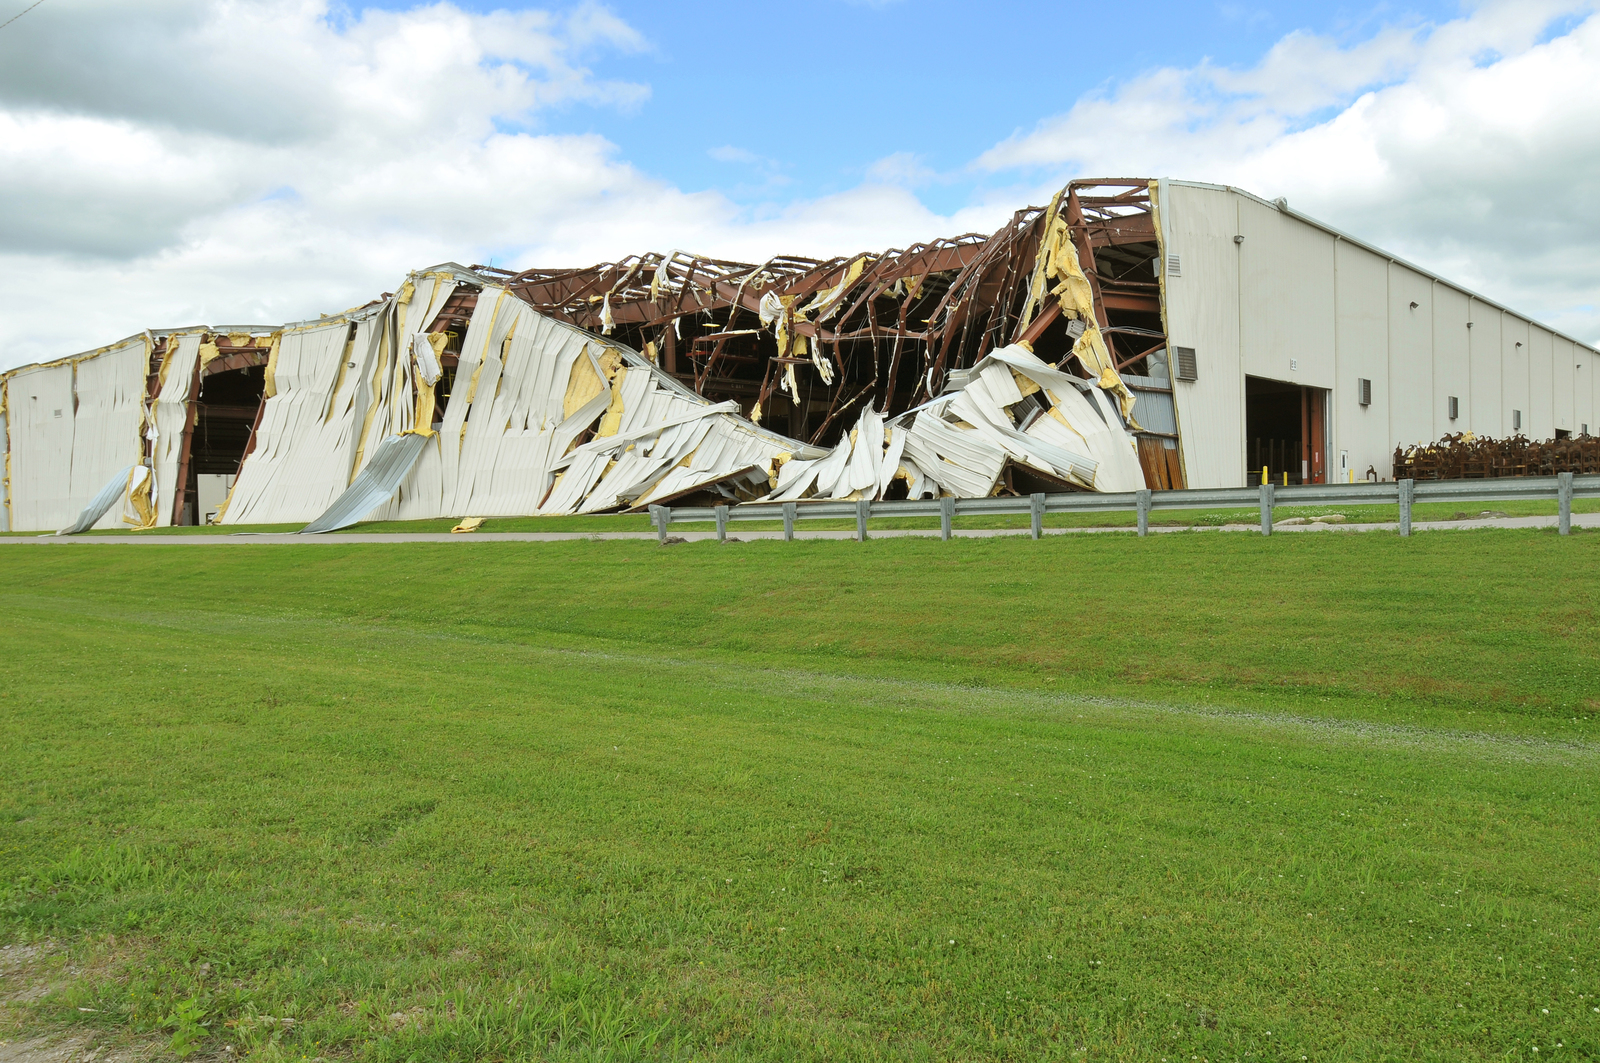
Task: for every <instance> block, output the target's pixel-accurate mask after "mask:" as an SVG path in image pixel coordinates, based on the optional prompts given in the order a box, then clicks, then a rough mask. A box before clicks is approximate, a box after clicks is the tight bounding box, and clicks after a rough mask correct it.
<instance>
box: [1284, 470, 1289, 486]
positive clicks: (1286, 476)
mask: <svg viewBox="0 0 1600 1063" xmlns="http://www.w3.org/2000/svg"><path fill="white" fill-rule="evenodd" d="M1283 486H1285V487H1288V486H1289V471H1288V470H1287V469H1285V470H1284V473H1283Z"/></svg>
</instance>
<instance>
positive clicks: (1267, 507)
mask: <svg viewBox="0 0 1600 1063" xmlns="http://www.w3.org/2000/svg"><path fill="white" fill-rule="evenodd" d="M1261 534H1262V535H1271V534H1272V485H1271V484H1262V485H1261Z"/></svg>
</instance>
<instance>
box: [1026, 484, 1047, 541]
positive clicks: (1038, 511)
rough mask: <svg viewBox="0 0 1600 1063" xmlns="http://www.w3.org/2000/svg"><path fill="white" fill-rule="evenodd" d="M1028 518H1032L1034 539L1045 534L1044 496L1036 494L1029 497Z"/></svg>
mask: <svg viewBox="0 0 1600 1063" xmlns="http://www.w3.org/2000/svg"><path fill="white" fill-rule="evenodd" d="M1028 516H1029V517H1030V518H1032V521H1033V523H1032V529H1033V537H1034V538H1035V539H1037V538H1038V537H1039V536H1041V535H1043V534H1044V495H1043V494H1042V493H1040V492H1035V493H1033V494H1031V495H1029V496H1028Z"/></svg>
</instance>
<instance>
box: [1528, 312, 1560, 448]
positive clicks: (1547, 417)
mask: <svg viewBox="0 0 1600 1063" xmlns="http://www.w3.org/2000/svg"><path fill="white" fill-rule="evenodd" d="M1527 351H1528V421H1527V422H1524V424H1523V428H1524V430H1527V429H1528V428H1529V425H1530V424H1531V426H1532V431H1529V432H1528V437H1529V438H1530V439H1550V438H1551V437H1553V436H1554V435H1555V434H1556V429H1557V428H1565V427H1566V425H1564V424H1557V423H1556V393H1555V382H1556V364H1555V356H1556V352H1555V337H1554V336H1552V335H1551V334H1550V330H1549V329H1542V328H1540V327H1539V326H1537V325H1530V326H1528V347H1527ZM1534 433H1538V434H1537V435H1535V434H1534Z"/></svg>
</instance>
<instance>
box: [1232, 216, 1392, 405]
mask: <svg viewBox="0 0 1600 1063" xmlns="http://www.w3.org/2000/svg"><path fill="white" fill-rule="evenodd" d="M1231 198H1233V199H1234V200H1235V201H1236V202H1237V204H1238V219H1239V222H1238V224H1239V235H1241V236H1243V237H1244V241H1243V242H1242V243H1241V244H1239V245H1238V248H1239V311H1240V314H1239V320H1240V323H1239V330H1240V347H1241V350H1242V352H1243V362H1244V371H1245V373H1246V374H1248V375H1250V376H1259V377H1267V378H1269V379H1272V380H1285V381H1289V382H1291V383H1295V384H1304V385H1310V386H1312V387H1319V388H1329V387H1332V386H1333V382H1334V269H1335V265H1334V243H1335V241H1334V238H1333V237H1332V236H1329V235H1328V234H1327V233H1325V232H1323V231H1322V230H1320V229H1317V228H1316V227H1315V226H1311V225H1307V224H1306V223H1305V222H1303V221H1300V220H1299V219H1298V218H1295V217H1294V216H1293V215H1290V214H1285V213H1283V212H1282V211H1279V210H1276V209H1275V208H1273V207H1270V206H1267V205H1265V204H1262V203H1258V202H1256V201H1255V200H1253V199H1248V198H1246V197H1244V196H1239V195H1233V196H1232V197H1231ZM1379 305H1380V306H1381V305H1382V304H1381V303H1380V304H1379ZM1291 362H1294V363H1297V367H1296V368H1294V369H1292V370H1291V368H1290V363H1291Z"/></svg>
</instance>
